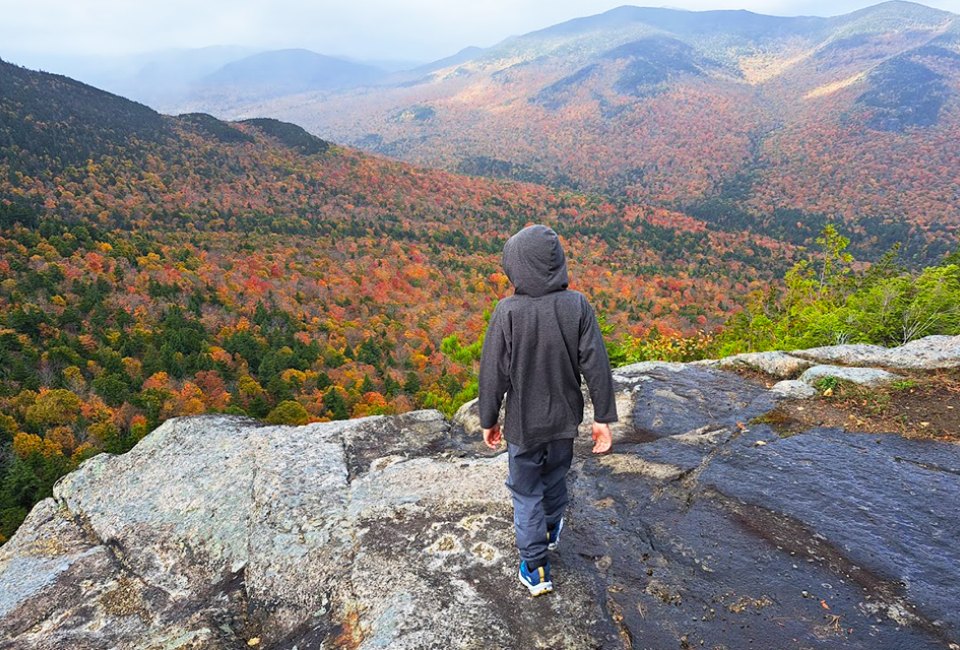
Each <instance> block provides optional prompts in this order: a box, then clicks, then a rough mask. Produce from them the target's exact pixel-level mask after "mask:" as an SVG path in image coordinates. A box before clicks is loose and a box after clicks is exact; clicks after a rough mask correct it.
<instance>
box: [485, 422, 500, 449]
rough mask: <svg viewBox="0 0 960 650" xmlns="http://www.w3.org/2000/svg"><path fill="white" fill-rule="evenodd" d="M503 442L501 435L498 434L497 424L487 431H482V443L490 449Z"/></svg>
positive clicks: (498, 427)
mask: <svg viewBox="0 0 960 650" xmlns="http://www.w3.org/2000/svg"><path fill="white" fill-rule="evenodd" d="M502 440H503V434H501V433H500V424H499V423H497V424H495V425H493V426H492V427H490V428H489V429H484V430H483V441H484V442H485V443H486V444H487V446H488V447H490V449H496V448H497V447H499V446H500V442H501V441H502Z"/></svg>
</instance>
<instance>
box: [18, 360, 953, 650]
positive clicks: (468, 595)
mask: <svg viewBox="0 0 960 650" xmlns="http://www.w3.org/2000/svg"><path fill="white" fill-rule="evenodd" d="M917 347H918V348H919V347H921V346H917ZM926 349H927V350H928V352H929V346H927V348H926ZM925 354H926V353H925ZM929 356H931V357H935V356H937V353H935V352H934V353H932V354H931V355H929ZM940 356H941V357H942V356H944V355H940ZM615 381H616V385H617V389H618V404H619V405H620V412H621V416H622V420H621V422H620V423H618V425H617V427H616V428H615V430H614V431H615V446H614V453H612V454H608V455H605V456H599V457H597V456H592V455H591V454H590V452H589V449H590V441H589V436H581V438H580V439H578V441H577V444H576V458H575V462H574V466H573V468H572V470H571V475H570V489H571V494H572V501H571V504H570V507H569V510H568V514H567V525H566V527H565V528H564V534H563V538H562V540H561V545H560V549H559V551H558V552H557V553H556V554H555V555H554V556H553V559H552V565H553V573H554V580H555V586H556V589H557V590H556V592H555V593H554V594H551V595H549V596H545V597H541V598H537V599H532V598H530V597H529V596H528V595H527V593H526V591H525V590H524V589H523V588H522V587H520V585H519V584H518V583H517V580H516V563H517V559H516V551H515V549H514V547H513V533H512V510H511V506H510V502H509V497H508V494H507V492H506V489H505V488H504V487H503V481H504V479H505V475H506V458H505V455H504V454H502V453H496V452H491V451H489V450H486V449H485V448H484V447H483V446H482V444H481V443H480V441H479V438H478V432H477V431H476V430H475V428H476V426H477V423H476V422H475V421H474V419H472V418H471V411H470V407H469V406H468V407H466V408H465V409H464V410H463V411H462V412H461V414H460V415H458V417H457V418H456V419H455V421H454V422H453V423H452V424H451V423H448V422H447V421H445V420H444V419H443V418H442V417H441V416H440V414H438V413H436V412H435V411H420V412H415V413H408V414H405V415H403V416H395V417H375V418H365V419H361V420H355V421H349V422H337V423H324V424H313V425H307V426H303V427H276V426H264V425H262V424H261V423H258V422H255V421H252V420H248V419H243V418H236V417H226V416H203V417H195V418H183V419H177V420H172V421H169V422H168V423H166V424H165V425H163V426H162V427H161V428H160V429H158V430H157V431H155V432H154V433H152V434H151V435H150V436H148V437H147V438H146V439H144V440H143V441H142V442H141V443H140V444H139V445H138V446H137V447H136V448H135V449H134V450H133V451H132V452H130V453H128V454H126V455H124V456H120V457H110V456H106V455H102V456H98V457H95V458H93V459H91V460H89V461H87V462H86V463H85V464H84V465H83V466H82V467H81V468H80V469H79V470H78V471H77V472H74V473H73V474H71V475H69V476H68V477H66V478H65V479H64V480H63V481H61V482H60V483H59V484H58V485H57V487H56V490H55V495H54V498H53V499H48V500H46V501H44V502H42V503H40V504H38V505H37V506H36V508H34V510H33V512H32V513H31V514H30V517H29V518H28V520H27V522H26V523H25V524H24V525H23V527H22V528H21V529H20V531H19V532H18V533H17V534H16V535H15V536H14V538H13V539H12V540H11V541H10V542H8V543H7V544H6V545H5V546H3V547H2V548H0V647H4V648H7V647H9V648H16V649H20V648H24V649H26V648H41V649H45V648H50V649H53V648H80V649H85V648H91V649H92V648H105V647H117V648H246V647H260V648H293V647H297V648H301V649H303V648H387V647H389V648H411V649H413V648H434V647H436V648H441V647H442V648H517V649H520V648H537V647H540V648H578V649H579V648H650V649H655V650H663V649H665V648H713V649H721V648H723V649H732V648H738V649H739V648H778V649H789V648H796V649H798V650H799V649H806V648H838V647H844V648H863V649H871V650H873V649H879V650H884V649H891V650H893V649H897V650H899V649H903V648H910V649H911V650H913V649H926V648H951V647H960V645H958V644H960V614H958V613H957V608H956V604H957V603H958V602H960V569H958V567H960V544H957V543H956V540H957V539H958V538H960V498H958V497H960V446H957V445H952V444H949V443H941V442H932V441H915V440H907V439H904V438H901V437H899V436H895V435H876V434H864V433H857V432H855V431H846V430H841V429H824V428H813V429H810V430H807V431H802V432H800V433H798V434H796V435H792V436H789V437H781V436H780V435H778V434H777V433H776V432H775V431H774V430H773V429H771V428H770V427H768V426H766V425H762V424H755V421H756V418H757V417H758V416H762V415H763V414H765V413H767V412H768V411H770V410H771V409H773V408H774V407H776V405H777V404H778V403H780V402H782V401H783V400H785V399H790V397H789V395H788V394H785V393H782V392H774V391H771V390H767V389H765V388H764V387H763V386H761V385H759V384H757V383H752V382H751V381H750V380H747V379H745V378H743V377H740V376H738V375H736V374H734V373H732V372H728V371H725V370H723V369H721V368H720V367H719V364H687V365H684V364H637V365H635V366H629V367H626V368H620V369H618V370H617V371H616V372H615ZM587 428H588V427H587V424H586V423H585V425H584V430H586V429H587ZM251 639H254V640H256V641H257V643H256V645H255V646H248V642H249V641H250V640H251Z"/></svg>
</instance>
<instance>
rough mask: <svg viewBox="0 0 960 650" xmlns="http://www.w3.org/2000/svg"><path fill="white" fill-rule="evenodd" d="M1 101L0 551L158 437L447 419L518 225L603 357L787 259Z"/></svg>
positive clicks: (397, 174) (680, 233) (679, 221)
mask: <svg viewBox="0 0 960 650" xmlns="http://www.w3.org/2000/svg"><path fill="white" fill-rule="evenodd" d="M0 86H2V87H3V88H4V93H3V94H2V96H0V343H2V345H0V459H2V460H0V535H3V536H9V535H10V534H11V533H12V531H13V530H15V529H16V527H17V525H19V523H20V521H21V520H22V518H23V517H24V516H25V515H26V512H27V510H28V509H29V507H30V506H32V504H33V503H34V502H35V501H36V500H37V499H39V498H42V497H43V496H45V495H47V494H49V491H50V489H51V486H52V484H53V482H54V481H55V480H56V478H57V477H59V476H60V475H62V474H63V473H64V472H66V471H68V470H69V469H70V468H71V467H73V466H75V465H76V464H77V463H78V462H79V461H81V460H82V459H83V458H86V457H88V456H89V455H91V454H92V453H96V452H97V451H99V450H102V449H106V450H110V451H123V450H125V449H128V448H129V447H130V446H131V445H133V444H134V443H135V442H136V441H137V440H139V439H140V438H141V437H142V436H143V435H144V434H146V433H147V432H148V431H150V430H151V429H153V428H154V427H156V426H157V425H158V424H159V423H161V422H163V421H164V420H165V419H167V418H169V417H173V416H177V415H186V414H196V413H204V412H230V413H236V414H245V415H251V416H255V417H260V418H269V419H271V420H272V421H277V422H289V423H294V422H306V421H310V420H323V419H339V418H345V417H349V416H362V415H369V414H374V413H399V412H405V411H408V410H410V409H412V408H418V407H426V408H440V409H442V410H445V411H447V412H452V410H453V409H454V408H455V407H456V405H459V404H460V403H461V402H462V401H464V400H465V399H469V398H470V397H472V395H473V394H474V393H473V391H475V390H476V387H475V384H473V383H472V382H473V370H474V369H473V365H474V363H475V347H471V344H473V343H474V342H475V341H476V340H477V339H478V337H479V336H480V335H481V334H482V332H483V331H484V328H485V320H484V312H485V311H488V310H489V309H490V308H491V307H492V305H493V304H494V302H495V301H496V300H497V299H498V298H501V297H503V296H505V295H507V294H508V293H509V292H510V288H509V283H508V281H507V279H506V277H505V276H504V275H503V274H502V272H501V271H500V267H499V258H500V251H501V249H502V245H503V242H505V240H506V238H507V237H508V236H509V235H510V234H512V233H513V232H515V231H516V230H518V229H519V228H520V227H522V226H523V225H526V224H527V223H530V222H545V223H547V224H550V225H552V226H554V227H555V228H557V229H558V230H559V231H560V232H561V233H562V234H563V236H564V244H565V246H566V248H567V252H568V256H569V260H570V270H571V273H572V277H573V286H574V287H576V288H580V289H582V290H583V291H585V292H586V293H587V294H588V295H589V296H590V297H591V299H592V301H593V303H594V305H595V306H596V308H597V310H598V312H599V313H600V314H601V315H602V316H603V317H604V318H605V320H606V324H607V326H608V327H610V328H616V331H617V332H618V333H619V335H621V336H629V335H633V336H646V335H647V334H648V333H650V332H653V333H656V334H657V335H659V334H660V333H662V334H663V335H664V336H665V337H672V336H679V335H683V334H690V335H692V334H695V333H696V332H697V331H698V330H707V329H711V328H714V327H716V326H717V325H718V324H719V323H721V322H723V321H724V320H725V319H726V318H727V316H728V315H729V314H730V313H732V312H733V311H735V310H737V309H738V308H739V307H740V305H742V304H743V302H744V301H745V300H746V299H747V298H746V294H747V293H748V292H749V291H752V290H759V289H761V288H764V287H768V286H770V285H771V284H772V283H773V281H774V280H775V278H777V277H780V275H781V274H782V272H783V270H784V268H785V267H786V266H787V263H788V261H789V259H790V257H791V255H792V250H791V248H790V247H789V246H785V245H782V244H780V243H778V242H776V241H773V240H771V239H768V238H764V237H761V236H754V235H749V234H746V233H728V232H718V231H713V230H711V229H709V228H707V227H706V226H705V225H704V224H703V223H702V222H700V221H697V220H695V219H692V218H690V217H688V216H686V215H683V214H680V213H676V212H671V211H667V210H664V209H654V208H648V207H646V206H643V205H638V204H634V203H628V202H619V203H611V202H609V201H607V200H605V199H603V198H602V197H598V196H590V195H582V194H575V193H571V192H559V191H554V190H550V189H547V188H545V187H542V186H537V185H532V184H519V183H510V182H498V181H491V180H486V179H482V178H471V177H465V176H458V175H455V174H451V173H447V172H441V171H432V170H425V169H417V168H414V167H411V166H409V165H405V164H402V163H397V162H392V161H389V160H385V159H381V158H376V157H372V156H369V155H365V154H361V153H359V152H356V151H353V150H350V149H346V148H343V147H340V146H337V145H333V144H330V143H328V142H326V141H324V140H320V139H318V138H316V137H314V136H311V135H310V134H308V133H306V132H305V131H303V130H302V129H301V128H299V127H296V126H294V125H292V124H287V123H282V122H278V121H276V120H270V119H252V120H247V121H244V122H236V123H231V122H222V121H220V120H217V119H215V118H213V117H211V116H209V115H204V114H187V115H182V116H179V117H169V116H163V115H160V114H158V113H155V112H154V111H152V110H150V109H148V108H146V107H145V106H142V105H139V104H135V103H132V102H129V101H127V100H124V99H122V98H119V97H116V96H113V95H109V94H107V93H104V92H102V91H99V90H96V89H94V88H91V87H89V86H85V85H83V84H80V83H78V82H75V81H73V80H71V79H68V78H65V77H60V76H55V75H49V74H43V73H37V72H32V71H29V70H25V69H23V68H18V67H16V66H12V65H9V64H5V63H0ZM471 350H472V352H471ZM0 541H2V538H0Z"/></svg>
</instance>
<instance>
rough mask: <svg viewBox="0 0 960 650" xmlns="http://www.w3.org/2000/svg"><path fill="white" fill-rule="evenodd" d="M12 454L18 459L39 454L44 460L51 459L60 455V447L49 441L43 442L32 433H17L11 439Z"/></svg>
mask: <svg viewBox="0 0 960 650" xmlns="http://www.w3.org/2000/svg"><path fill="white" fill-rule="evenodd" d="M13 452H14V453H15V454H16V455H17V456H19V457H20V458H28V457H29V456H31V455H32V454H35V453H37V454H40V455H41V456H43V457H44V458H53V457H54V456H57V455H61V454H60V447H59V446H58V445H57V444H56V443H55V442H53V441H51V440H44V439H42V438H41V437H40V436H38V435H34V434H32V433H18V434H17V435H15V436H14V437H13Z"/></svg>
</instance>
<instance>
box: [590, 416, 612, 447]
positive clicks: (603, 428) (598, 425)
mask: <svg viewBox="0 0 960 650" xmlns="http://www.w3.org/2000/svg"><path fill="white" fill-rule="evenodd" d="M612 446H613V436H612V435H611V434H610V425H609V424H607V423H605V422H594V423H593V453H595V454H605V453H607V452H608V451H610V447H612Z"/></svg>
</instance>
